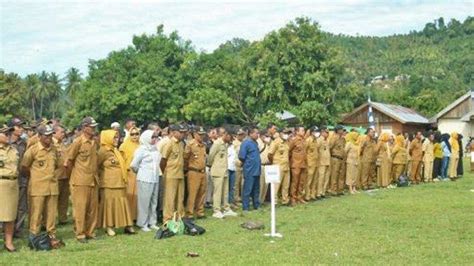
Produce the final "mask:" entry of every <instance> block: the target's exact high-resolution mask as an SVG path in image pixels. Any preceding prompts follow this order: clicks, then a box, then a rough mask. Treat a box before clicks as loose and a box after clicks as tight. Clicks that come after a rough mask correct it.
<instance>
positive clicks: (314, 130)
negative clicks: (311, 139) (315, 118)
mask: <svg viewBox="0 0 474 266" xmlns="http://www.w3.org/2000/svg"><path fill="white" fill-rule="evenodd" d="M320 131H321V130H320V129H319V127H318V126H312V127H311V132H320Z"/></svg>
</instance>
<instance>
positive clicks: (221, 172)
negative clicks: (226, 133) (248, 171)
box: [208, 138, 227, 177]
mask: <svg viewBox="0 0 474 266" xmlns="http://www.w3.org/2000/svg"><path fill="white" fill-rule="evenodd" d="M208 159H209V162H208V164H209V166H210V167H211V176H215V177H224V176H226V175H227V145H226V144H225V143H224V141H223V140H222V138H218V139H217V140H216V141H214V143H213V144H212V146H211V150H210V151H209V158H208Z"/></svg>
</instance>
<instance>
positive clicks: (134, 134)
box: [120, 127, 140, 221]
mask: <svg viewBox="0 0 474 266" xmlns="http://www.w3.org/2000/svg"><path fill="white" fill-rule="evenodd" d="M139 138H140V129H138V128H137V127H132V128H131V129H130V135H129V136H128V137H127V138H125V140H124V142H123V143H122V145H120V153H121V154H122V156H123V159H124V160H125V165H126V166H127V179H128V180H127V199H128V203H129V205H130V213H131V216H132V220H134V221H136V220H137V175H136V174H135V173H134V172H133V171H132V170H130V164H131V163H132V160H133V155H134V154H135V151H136V150H137V149H138V146H140V143H139V142H138V140H139Z"/></svg>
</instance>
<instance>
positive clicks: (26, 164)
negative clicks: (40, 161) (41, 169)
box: [21, 148, 34, 176]
mask: <svg viewBox="0 0 474 266" xmlns="http://www.w3.org/2000/svg"><path fill="white" fill-rule="evenodd" d="M32 150H33V149H32V148H30V149H27V150H26V152H25V154H24V155H23V159H22V160H21V173H22V174H23V175H25V176H30V167H31V165H32V164H33V160H34V158H33V151H32Z"/></svg>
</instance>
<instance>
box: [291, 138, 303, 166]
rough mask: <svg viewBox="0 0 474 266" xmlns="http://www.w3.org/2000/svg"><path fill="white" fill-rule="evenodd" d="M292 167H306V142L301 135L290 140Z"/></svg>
mask: <svg viewBox="0 0 474 266" xmlns="http://www.w3.org/2000/svg"><path fill="white" fill-rule="evenodd" d="M290 167H291V168H306V143H305V140H304V138H303V137H300V136H299V135H297V136H296V137H295V138H294V139H293V140H291V142H290Z"/></svg>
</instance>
